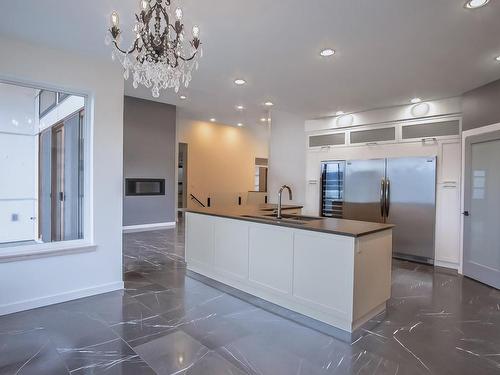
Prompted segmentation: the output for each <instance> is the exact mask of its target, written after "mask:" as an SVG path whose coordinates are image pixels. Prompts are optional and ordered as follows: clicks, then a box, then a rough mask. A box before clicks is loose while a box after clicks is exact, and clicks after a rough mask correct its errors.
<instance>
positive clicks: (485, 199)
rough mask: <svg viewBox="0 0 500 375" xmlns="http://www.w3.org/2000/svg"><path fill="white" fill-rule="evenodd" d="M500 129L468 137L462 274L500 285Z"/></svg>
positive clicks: (494, 285)
mask: <svg viewBox="0 0 500 375" xmlns="http://www.w3.org/2000/svg"><path fill="white" fill-rule="evenodd" d="M499 165H500V132H494V133H487V134H483V135H478V136H474V137H470V138H467V141H466V165H465V173H466V175H465V183H466V185H465V210H466V211H465V212H464V214H465V228H464V229H465V231H464V235H465V238H464V274H465V275H466V276H469V277H471V278H473V279H476V280H479V281H481V282H483V283H485V284H488V285H491V286H493V287H495V288H500V230H499V223H500V168H499V167H498V166H499Z"/></svg>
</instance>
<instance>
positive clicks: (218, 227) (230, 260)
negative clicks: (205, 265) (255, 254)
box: [214, 218, 248, 279]
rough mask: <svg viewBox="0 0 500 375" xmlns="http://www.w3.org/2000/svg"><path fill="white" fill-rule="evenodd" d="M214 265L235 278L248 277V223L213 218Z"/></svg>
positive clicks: (219, 270) (218, 269)
mask: <svg viewBox="0 0 500 375" xmlns="http://www.w3.org/2000/svg"><path fill="white" fill-rule="evenodd" d="M214 267H215V269H216V270H217V271H218V272H221V273H224V274H225V275H226V276H227V277H232V278H235V279H246V278H247V277H248V225H246V224H245V223H244V222H241V221H236V220H228V219H223V218H214Z"/></svg>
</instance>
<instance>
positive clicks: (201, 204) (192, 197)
mask: <svg viewBox="0 0 500 375" xmlns="http://www.w3.org/2000/svg"><path fill="white" fill-rule="evenodd" d="M189 195H190V197H191V200H193V201H195V202H196V203H198V204H199V205H200V206H201V207H206V206H205V205H204V204H203V203H202V202H201V201H200V200H199V199H198V198H196V197H195V196H194V195H193V194H189Z"/></svg>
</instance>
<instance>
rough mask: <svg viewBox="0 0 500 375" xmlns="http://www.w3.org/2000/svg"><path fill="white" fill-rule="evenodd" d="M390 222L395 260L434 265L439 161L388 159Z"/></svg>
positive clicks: (429, 158)
mask: <svg viewBox="0 0 500 375" xmlns="http://www.w3.org/2000/svg"><path fill="white" fill-rule="evenodd" d="M385 207H386V209H385V211H386V212H385V213H386V216H387V219H386V222H387V223H390V224H394V225H395V228H394V231H393V255H394V256H395V257H400V258H405V259H410V260H417V261H421V262H426V263H431V264H432V263H433V262H434V232H435V218H436V158H435V157H415V158H401V159H399V158H398V159H387V177H386V205H385Z"/></svg>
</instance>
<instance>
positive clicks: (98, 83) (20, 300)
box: [0, 37, 123, 314]
mask: <svg viewBox="0 0 500 375" xmlns="http://www.w3.org/2000/svg"><path fill="white" fill-rule="evenodd" d="M0 49H1V50H2V51H9V53H5V54H2V58H1V59H0V78H2V79H7V80H12V81H19V80H21V81H24V82H27V83H28V82H30V83H38V84H39V85H42V86H48V87H47V88H53V89H57V88H61V89H64V90H66V91H70V92H71V91H74V92H82V91H83V92H85V93H87V94H88V95H89V104H90V110H89V111H88V113H87V116H90V118H91V119H92V120H93V132H92V143H93V152H92V155H91V159H92V160H93V170H92V173H91V181H90V182H91V190H92V194H91V196H88V197H87V199H90V200H91V201H92V207H91V213H92V215H91V218H92V220H91V228H90V229H91V231H90V232H91V233H90V234H91V238H90V239H91V240H93V243H94V244H95V245H96V248H95V250H94V251H88V252H83V253H72V254H69V253H68V254H65V255H58V256H51V257H45V258H37V259H35V258H28V259H26V260H18V261H11V262H6V263H1V264H0V314H5V313H10V312H14V311H19V310H22V309H26V308H33V307H36V306H42V305H45V304H50V303H56V302H62V301H65V300H69V299H73V298H79V297H82V296H86V295H91V294H95V293H100V292H105V291H109V290H115V289H119V288H122V287H123V283H122V227H121V226H122V186H123V182H122V174H123V172H122V171H123V165H122V160H123V77H122V75H121V69H120V68H119V67H118V66H117V65H116V64H114V63H112V62H111V61H109V62H107V61H98V60H93V59H90V58H86V57H83V56H78V55H75V54H73V53H66V52H63V51H60V50H51V49H48V48H41V47H38V46H34V45H31V44H27V43H24V42H19V41H13V40H9V39H5V38H3V37H2V38H0ZM34 56H36V58H33V57H34ZM0 230H2V229H1V228H0ZM1 251H2V249H0V252H1Z"/></svg>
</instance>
